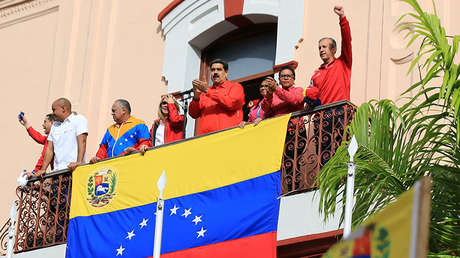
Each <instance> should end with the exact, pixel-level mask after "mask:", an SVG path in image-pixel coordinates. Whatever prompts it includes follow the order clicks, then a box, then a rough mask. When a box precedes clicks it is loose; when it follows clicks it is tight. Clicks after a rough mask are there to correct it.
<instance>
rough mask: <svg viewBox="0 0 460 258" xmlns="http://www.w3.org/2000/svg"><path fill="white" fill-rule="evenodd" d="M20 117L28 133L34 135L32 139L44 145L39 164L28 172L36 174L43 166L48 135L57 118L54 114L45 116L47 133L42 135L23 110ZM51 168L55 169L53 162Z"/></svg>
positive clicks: (44, 128)
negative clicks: (30, 122)
mask: <svg viewBox="0 0 460 258" xmlns="http://www.w3.org/2000/svg"><path fill="white" fill-rule="evenodd" d="M18 119H19V123H20V124H21V125H23V126H24V127H25V128H26V130H27V133H29V135H30V137H32V139H34V141H36V142H37V143H39V144H41V145H43V150H42V154H41V156H40V158H39V159H38V161H37V164H36V165H35V168H34V169H33V170H32V172H29V173H30V174H28V175H29V176H30V175H33V174H35V173H36V172H37V171H39V170H40V169H41V168H42V164H43V158H44V157H45V151H46V147H47V146H48V135H49V133H50V130H51V125H53V122H54V121H55V120H56V118H55V117H54V115H53V114H47V115H46V116H45V119H44V120H43V125H42V126H43V130H44V133H45V135H42V134H41V133H39V132H38V131H37V130H35V129H34V128H33V127H32V126H31V125H30V124H29V122H28V121H27V119H26V117H25V116H24V113H23V112H21V114H19V116H18ZM51 169H53V164H51Z"/></svg>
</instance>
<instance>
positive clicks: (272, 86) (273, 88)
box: [265, 77, 278, 94]
mask: <svg viewBox="0 0 460 258" xmlns="http://www.w3.org/2000/svg"><path fill="white" fill-rule="evenodd" d="M265 80H266V82H267V86H268V93H269V94H273V92H275V91H276V88H278V84H277V83H276V81H275V79H273V78H272V77H269V78H267V79H265Z"/></svg>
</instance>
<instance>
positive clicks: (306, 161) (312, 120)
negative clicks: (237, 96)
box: [281, 101, 356, 195]
mask: <svg viewBox="0 0 460 258" xmlns="http://www.w3.org/2000/svg"><path fill="white" fill-rule="evenodd" d="M355 111H356V106H355V105H353V104H351V103H350V102H348V101H339V102H336V103H331V104H327V105H323V106H319V107H317V108H315V109H313V110H310V111H306V110H303V111H298V112H294V113H292V118H291V120H290V121H289V124H288V129H287V134H286V142H285V145H284V152H283V162H282V166H281V172H282V175H281V180H282V181H281V193H282V194H285V195H288V194H293V193H296V192H299V191H308V190H313V189H315V180H316V175H318V173H319V171H320V170H321V168H322V167H323V166H324V164H325V163H326V162H327V161H328V160H329V159H330V158H331V157H332V156H333V155H334V153H335V151H336V149H337V148H338V147H339V146H340V144H341V142H342V139H344V137H348V136H347V135H344V132H345V128H346V126H347V125H348V124H349V123H350V121H351V119H352V118H353V115H354V113H355Z"/></svg>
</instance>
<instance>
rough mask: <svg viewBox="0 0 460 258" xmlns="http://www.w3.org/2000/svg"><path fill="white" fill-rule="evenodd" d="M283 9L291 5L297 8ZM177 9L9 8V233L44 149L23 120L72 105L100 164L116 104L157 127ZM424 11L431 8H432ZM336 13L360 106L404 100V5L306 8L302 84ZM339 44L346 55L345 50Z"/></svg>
mask: <svg viewBox="0 0 460 258" xmlns="http://www.w3.org/2000/svg"><path fill="white" fill-rule="evenodd" d="M279 1H280V3H279V4H281V5H284V4H288V3H289V1H290V0H279ZM170 2H171V0H136V1H97V0H74V1H64V0H31V1H24V0H4V1H0V42H1V43H0V44H1V45H0V60H1V61H0V78H1V85H2V86H1V87H2V92H3V95H2V96H3V100H4V105H3V106H4V109H5V110H6V114H4V116H3V117H4V119H3V120H2V121H0V128H1V129H0V130H1V134H2V135H3V136H4V138H5V140H4V142H3V148H2V151H1V155H0V159H1V163H2V164H3V169H2V170H3V171H2V176H1V185H0V188H1V190H0V193H1V194H0V196H1V197H0V207H2V209H1V210H0V211H1V212H0V224H1V223H2V221H4V220H3V218H5V217H6V216H7V214H8V211H9V205H10V202H11V200H12V199H13V198H14V189H15V187H16V178H17V176H18V173H19V172H20V171H22V169H29V170H30V169H31V168H32V167H33V165H34V164H35V162H36V159H37V158H38V157H39V155H40V151H41V149H42V148H41V146H39V145H38V144H36V143H35V142H33V141H32V140H31V139H30V138H29V137H28V136H27V134H26V132H25V130H24V129H23V128H22V126H20V125H19V123H18V122H17V118H16V116H17V114H18V112H19V111H24V112H25V113H26V115H27V117H28V118H29V120H30V122H31V124H32V125H33V126H34V127H35V128H37V129H39V128H41V122H42V119H43V115H44V114H46V113H48V112H50V105H51V102H52V101H53V99H55V98H57V97H60V96H66V97H68V98H70V99H71V101H72V103H73V104H74V110H76V111H78V112H79V113H81V114H83V115H85V116H86V117H87V118H88V121H89V138H88V148H87V159H88V158H90V157H91V156H93V155H94V154H95V152H96V150H97V146H98V143H99V141H100V139H101V137H102V135H103V134H104V132H105V128H106V127H107V126H108V125H109V124H110V123H112V119H111V117H110V106H111V104H112V101H113V100H114V99H116V98H126V99H128V100H129V101H130V102H131V104H132V106H133V115H135V116H137V117H138V118H141V119H145V120H146V122H147V123H148V124H149V126H150V124H151V122H152V121H153V117H154V114H155V113H156V106H157V104H158V96H159V95H160V94H162V93H165V92H166V91H167V87H166V86H165V85H164V83H162V82H161V75H162V70H163V63H164V62H163V60H162V59H163V53H164V39H163V37H162V32H161V25H160V23H159V22H158V21H157V20H156V17H157V15H158V13H159V12H160V11H161V9H162V8H164V7H165V6H166V5H167V4H169V3H170ZM423 2H424V5H425V6H427V7H430V6H431V0H423ZM436 2H437V4H438V12H439V14H440V16H441V19H442V22H443V23H444V24H445V26H446V27H447V33H448V34H451V35H452V34H460V23H458V17H457V15H456V13H455V12H456V11H457V10H459V9H460V1H458V0H437V1H436ZM11 4H16V5H14V6H13V7H11V6H9V5H11ZM334 4H341V5H344V6H345V12H346V15H347V17H348V19H349V20H350V24H351V30H352V38H353V60H354V63H353V70H352V91H351V100H352V102H354V103H356V104H360V103H362V102H364V101H367V100H369V99H372V98H391V99H397V98H398V96H399V93H400V92H401V91H402V90H403V89H405V88H406V87H407V86H408V85H409V84H410V83H412V82H413V81H414V80H416V79H417V78H418V74H413V75H410V76H406V72H407V69H408V67H409V63H408V62H406V61H410V60H411V56H410V54H411V50H406V49H405V47H404V46H405V43H404V41H403V40H402V39H401V36H400V35H399V34H397V33H396V32H394V31H393V29H394V22H395V21H396V20H397V19H398V18H399V16H400V15H401V14H402V13H404V12H406V11H407V10H409V8H408V7H407V5H405V4H404V3H401V2H399V1H398V0H360V1H356V0H335V1H333V0H323V1H313V0H305V2H304V23H303V27H302V29H303V37H302V39H303V41H302V42H301V43H298V45H297V48H295V47H296V46H294V45H292V46H289V47H292V48H293V49H294V48H295V51H294V58H295V59H296V60H297V61H299V68H298V71H297V74H298V76H297V84H298V85H301V86H306V85H308V82H309V80H310V77H311V75H312V73H313V71H314V70H315V69H316V68H317V67H318V66H319V64H320V63H321V60H320V58H319V56H318V51H317V40H318V39H319V38H321V37H324V36H332V37H335V38H336V39H340V31H339V25H338V18H337V16H336V15H335V14H334V13H333V12H332V7H333V6H334ZM292 26H302V25H301V24H292ZM299 40H300V38H299ZM338 43H339V46H340V40H338ZM173 76H184V75H182V74H174V73H173ZM196 76H198V74H197V75H196Z"/></svg>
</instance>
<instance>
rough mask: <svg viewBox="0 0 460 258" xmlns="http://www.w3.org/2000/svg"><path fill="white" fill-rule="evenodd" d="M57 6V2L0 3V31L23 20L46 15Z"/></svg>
mask: <svg viewBox="0 0 460 258" xmlns="http://www.w3.org/2000/svg"><path fill="white" fill-rule="evenodd" d="M58 6H59V0H4V1H0V29H1V28H3V27H6V26H9V25H12V24H15V23H16V22H19V21H22V20H24V19H28V18H33V17H36V16H37V15H41V14H46V13H49V12H50V11H53V10H54V8H57V7H58Z"/></svg>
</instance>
